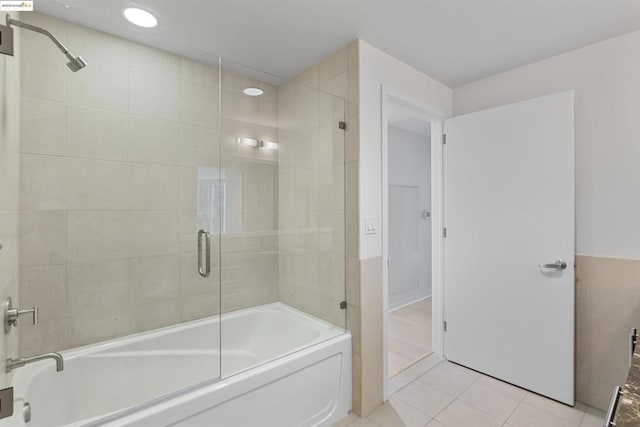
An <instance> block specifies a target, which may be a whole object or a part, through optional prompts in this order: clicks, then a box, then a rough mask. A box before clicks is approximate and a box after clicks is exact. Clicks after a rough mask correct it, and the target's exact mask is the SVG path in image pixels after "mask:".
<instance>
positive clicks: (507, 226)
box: [444, 92, 575, 405]
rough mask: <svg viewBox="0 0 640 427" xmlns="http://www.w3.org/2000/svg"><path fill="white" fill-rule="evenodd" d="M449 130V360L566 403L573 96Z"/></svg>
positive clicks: (570, 378) (570, 350)
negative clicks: (563, 267)
mask: <svg viewBox="0 0 640 427" xmlns="http://www.w3.org/2000/svg"><path fill="white" fill-rule="evenodd" d="M445 133H446V135H447V144H446V146H445V226H446V230H447V236H446V239H445V289H444V302H445V311H444V318H445V321H446V326H447V328H446V332H445V335H444V344H445V356H446V357H447V358H448V359H449V360H451V361H453V362H456V363H459V364H461V365H464V366H467V367H469V368H472V369H475V370H477V371H480V372H483V373H486V374H488V375H491V376H494V377H496V378H499V379H501V380H504V381H507V382H510V383H512V384H515V385H518V386H520V387H523V388H526V389H529V390H531V391H534V392H536V393H539V394H542V395H545V396H548V397H551V398H553V399H556V400H559V401H561V402H564V403H567V404H570V405H573V403H574V393H573V391H574V269H573V265H574V252H575V248H574V168H573V93H572V92H563V93H559V94H554V95H549V96H544V97H541V98H536V99H532V100H528V101H524V102H519V103H516V104H511V105H506V106H502V107H497V108H492V109H489V110H484V111H480V112H476V113H471V114H466V115H463V116H458V117H454V118H452V119H449V120H447V121H446V122H445ZM558 260H562V261H563V262H565V263H566V268H565V269H562V268H561V262H560V263H558V264H557V265H556V264H555V263H556V261H558ZM541 264H551V265H547V266H544V265H541Z"/></svg>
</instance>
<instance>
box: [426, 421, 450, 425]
mask: <svg viewBox="0 0 640 427" xmlns="http://www.w3.org/2000/svg"><path fill="white" fill-rule="evenodd" d="M427 427H447V426H444V425H442V424H440V423H439V422H437V421H436V420H433V421H431V422H430V423H429V424H427Z"/></svg>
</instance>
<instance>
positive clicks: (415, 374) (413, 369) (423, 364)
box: [388, 353, 444, 394]
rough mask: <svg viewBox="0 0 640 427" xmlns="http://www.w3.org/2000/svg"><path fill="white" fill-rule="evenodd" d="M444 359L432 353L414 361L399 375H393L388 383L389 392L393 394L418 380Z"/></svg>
mask: <svg viewBox="0 0 640 427" xmlns="http://www.w3.org/2000/svg"><path fill="white" fill-rule="evenodd" d="M443 361H444V359H443V358H442V357H440V356H437V355H435V354H433V353H432V354H430V355H429V356H427V357H425V358H424V359H422V360H420V361H418V362H416V363H414V364H413V365H411V366H410V367H408V368H407V369H405V370H404V371H402V372H401V373H399V374H398V375H395V376H393V377H391V378H390V379H389V384H388V387H389V388H388V390H389V394H393V393H395V392H396V391H398V390H400V389H401V388H403V387H405V386H407V385H408V384H410V383H412V382H413V381H415V380H417V379H418V378H419V377H421V376H422V375H424V374H425V373H426V372H427V371H429V370H431V369H433V368H434V367H436V366H438V365H439V364H440V363H442V362H443Z"/></svg>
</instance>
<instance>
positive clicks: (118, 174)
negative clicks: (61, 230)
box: [67, 158, 131, 210]
mask: <svg viewBox="0 0 640 427" xmlns="http://www.w3.org/2000/svg"><path fill="white" fill-rule="evenodd" d="M67 168H68V171H67V191H68V196H67V206H68V208H69V209H71V210H126V209H128V208H129V200H128V199H129V198H128V197H127V196H128V195H129V188H130V187H131V184H130V182H129V164H128V163H124V162H112V161H105V160H89V159H73V158H72V159H69V160H68V161H67Z"/></svg>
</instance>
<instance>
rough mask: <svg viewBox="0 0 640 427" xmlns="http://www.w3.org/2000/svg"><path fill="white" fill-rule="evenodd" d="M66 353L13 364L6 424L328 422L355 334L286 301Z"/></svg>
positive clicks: (346, 384)
mask: <svg viewBox="0 0 640 427" xmlns="http://www.w3.org/2000/svg"><path fill="white" fill-rule="evenodd" d="M221 334H222V340H221V341H220V336H221ZM220 342H222V352H220V344H219V343H220ZM221 354H222V357H220V356H221ZM62 355H63V356H64V358H65V369H64V371H62V372H56V371H55V367H54V363H53V361H50V360H46V361H42V362H38V363H34V364H31V365H27V366H25V367H23V368H19V369H17V370H16V371H15V376H14V415H13V417H11V418H8V419H6V420H3V421H0V426H5V425H6V426H7V427H9V426H21V427H53V426H69V427H71V426H73V427H75V426H110V427H115V426H137V427H138V426H139V427H143V426H144V427H159V426H194V427H195V426H197V427H204V426H221V427H235V426H238V427H251V426H260V427H268V426H274V427H288V426H330V425H332V424H333V423H335V422H336V421H337V420H339V419H341V418H343V417H345V416H346V415H347V413H348V411H349V410H350V408H351V336H350V335H349V334H348V333H344V330H343V329H340V328H337V327H335V326H333V325H331V324H329V323H326V322H324V321H322V320H319V319H317V318H314V317H312V316H310V315H307V314H305V313H303V312H300V311H298V310H295V309H293V308H291V307H289V306H287V305H285V304H281V303H274V304H267V305H263V306H259V307H254V308H250V309H246V310H239V311H236V312H233V313H228V314H224V315H222V316H214V317H211V318H207V319H203V320H197V321H193V322H188V323H182V324H180V325H177V326H170V327H166V328H162V329H156V330H154V331H150V332H143V333H140V334H136V335H131V336H127V337H124V338H118V339H115V340H111V341H108V342H102V343H99V344H94V345H89V346H85V347H80V348H78V349H72V350H68V351H64V352H62ZM220 374H222V375H220ZM220 376H221V377H222V379H219V378H220ZM27 402H28V403H29V405H30V407H31V421H30V422H28V423H26V422H25V421H24V417H23V408H24V405H25V404H26V403H27Z"/></svg>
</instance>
